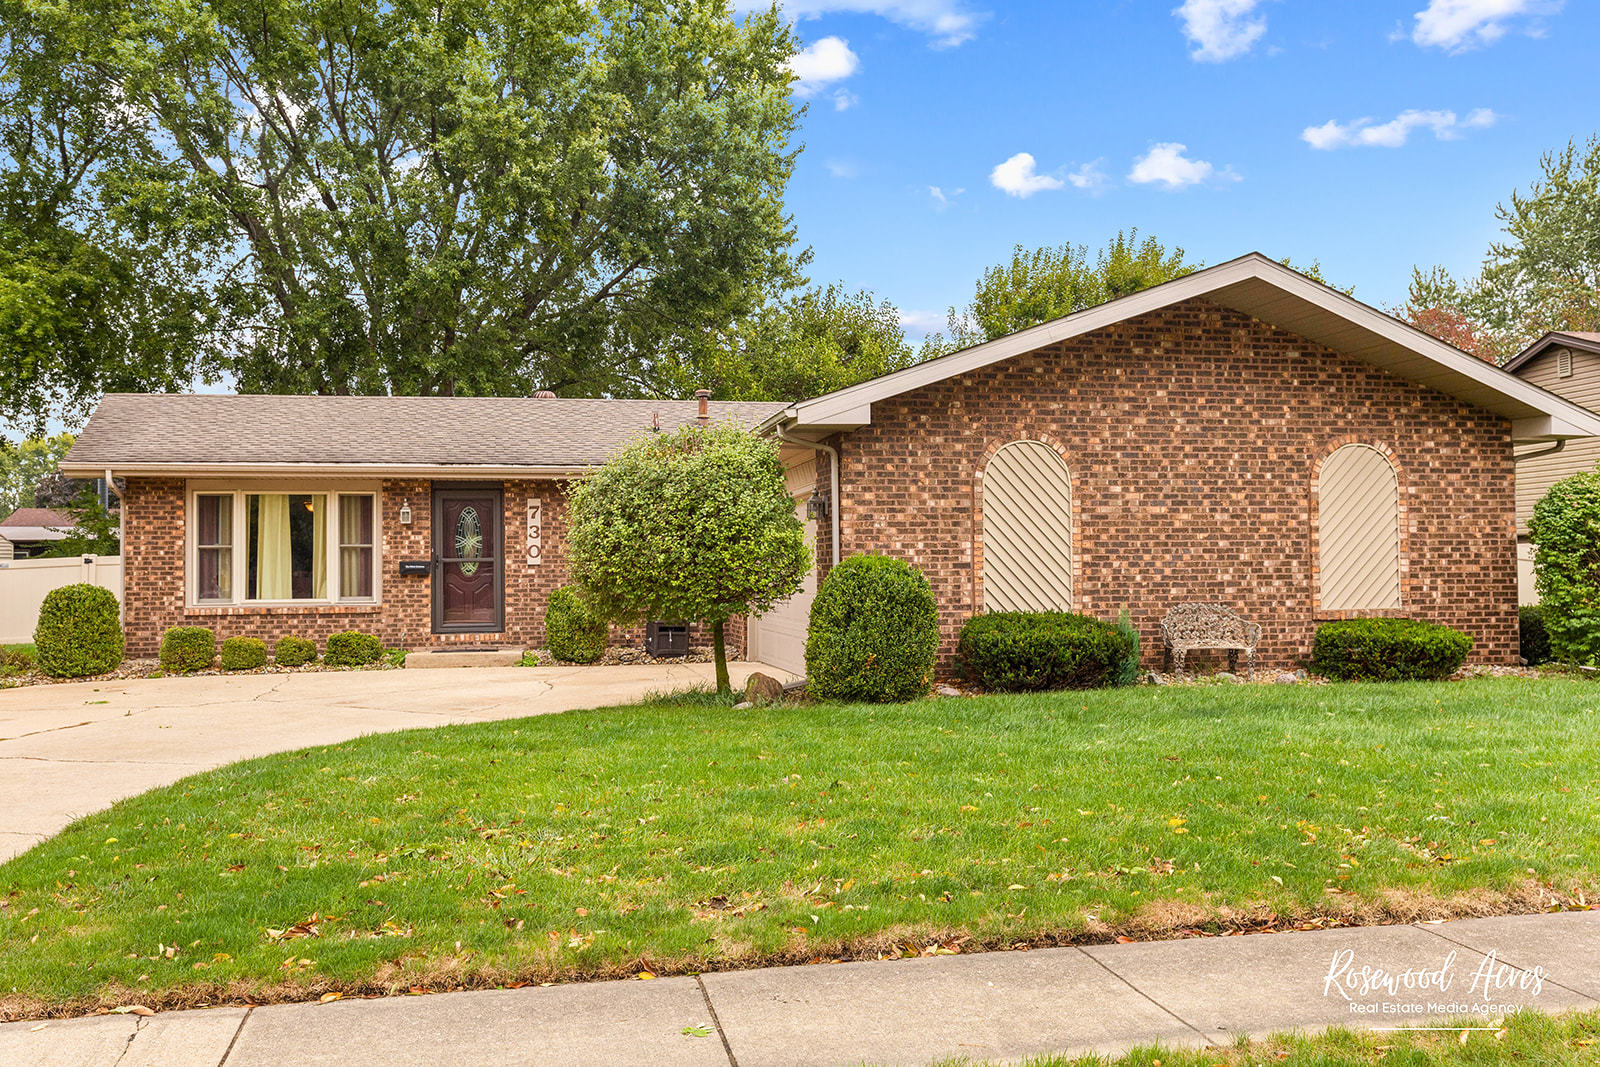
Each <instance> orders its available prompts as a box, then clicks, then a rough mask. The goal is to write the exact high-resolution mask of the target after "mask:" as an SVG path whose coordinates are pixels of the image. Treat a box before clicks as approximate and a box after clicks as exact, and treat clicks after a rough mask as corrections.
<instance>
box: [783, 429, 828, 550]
mask: <svg viewBox="0 0 1600 1067" xmlns="http://www.w3.org/2000/svg"><path fill="white" fill-rule="evenodd" d="M772 432H773V433H775V434H777V435H778V440H780V441H787V442H789V444H791V445H800V446H802V447H805V448H817V449H821V450H822V451H824V452H826V453H827V454H828V474H829V479H828V480H829V486H830V492H831V495H830V496H829V498H828V518H829V520H831V521H830V523H829V526H830V528H831V533H832V535H833V556H832V558H831V559H830V560H829V561H828V566H829V567H830V568H833V567H837V566H838V565H839V450H838V449H837V448H834V447H833V446H832V445H829V444H824V443H823V442H821V441H802V440H800V439H799V438H797V437H790V436H788V435H787V434H785V433H784V432H783V424H782V423H779V424H778V425H777V426H774V427H773V431H772Z"/></svg>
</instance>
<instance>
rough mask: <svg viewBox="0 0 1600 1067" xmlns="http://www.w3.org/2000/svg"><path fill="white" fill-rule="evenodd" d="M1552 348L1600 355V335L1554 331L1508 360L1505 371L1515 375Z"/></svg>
mask: <svg viewBox="0 0 1600 1067" xmlns="http://www.w3.org/2000/svg"><path fill="white" fill-rule="evenodd" d="M1552 348H1572V349H1576V350H1577V351H1579V352H1593V353H1595V354H1597V355H1600V334H1588V335H1585V334H1577V333H1563V332H1561V331H1560V330H1552V331H1550V332H1549V333H1547V334H1545V335H1544V336H1543V337H1541V338H1539V339H1538V340H1537V341H1535V342H1533V344H1531V345H1529V346H1528V347H1527V348H1524V349H1523V350H1522V351H1521V352H1518V353H1517V354H1516V355H1514V356H1512V357H1511V358H1510V359H1508V360H1506V363H1505V370H1506V371H1507V372H1508V373H1512V374H1515V373H1516V372H1517V371H1519V370H1521V369H1522V368H1523V367H1525V366H1527V365H1528V364H1529V363H1531V362H1533V361H1534V360H1536V359H1538V358H1539V357H1540V356H1542V355H1544V354H1545V353H1546V352H1548V351H1550V350H1551V349H1552Z"/></svg>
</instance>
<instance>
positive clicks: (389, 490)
mask: <svg viewBox="0 0 1600 1067" xmlns="http://www.w3.org/2000/svg"><path fill="white" fill-rule="evenodd" d="M242 487H243V486H242ZM503 488H504V493H505V523H504V542H503V543H504V546H505V552H504V557H505V566H506V576H505V630H504V631H503V632H500V633H487V634H435V633H433V615H432V595H433V594H432V581H431V579H429V578H427V577H402V576H401V574H400V573H399V567H400V561H401V560H402V559H428V558H429V556H430V548H431V540H430V539H431V537H432V506H431V503H432V483H431V482H429V481H427V480H425V479H421V480H388V481H385V482H384V483H383V487H382V491H381V494H380V499H379V514H380V515H381V516H382V529H381V531H380V536H381V538H382V549H381V551H382V560H381V566H382V579H381V588H380V600H381V602H380V603H379V604H377V605H336V606H315V607H309V606H308V607H303V608H302V607H243V606H241V607H196V606H189V605H187V604H186V603H185V599H186V593H185V580H184V565H185V546H184V538H185V537H186V534H187V528H186V526H185V521H184V507H185V500H186V496H185V483H184V482H183V480H181V479H167V478H130V479H128V483H127V488H126V491H125V497H126V501H125V505H124V506H125V508H126V511H125V512H124V523H125V531H126V532H125V536H126V539H127V545H126V551H125V552H124V553H123V557H124V567H125V571H124V598H125V625H126V629H127V654H128V656H130V657H133V658H141V657H151V656H154V655H155V654H156V652H157V650H158V649H159V647H160V643H161V635H162V634H163V633H164V632H165V631H166V630H167V628H168V627H171V626H209V627H210V628H211V629H212V630H214V631H215V632H216V634H217V638H218V640H221V639H223V638H227V637H234V636H246V637H260V638H263V639H265V640H267V641H268V642H269V643H270V642H272V641H275V640H277V638H279V637H281V636H283V635H284V634H295V635H298V636H302V637H311V638H315V639H316V640H317V641H318V642H319V644H320V643H321V642H322V641H323V640H325V639H326V638H327V637H328V635H329V634H333V633H337V632H338V631H340V630H363V631H366V632H368V633H374V634H377V635H378V636H379V637H381V638H382V639H383V640H384V642H385V643H386V644H389V645H391V646H394V647H398V648H408V649H424V648H443V647H451V648H455V647H462V646H470V645H493V646H506V645H515V646H518V647H522V648H536V647H539V646H541V645H543V644H544V608H545V599H546V598H547V597H548V596H549V593H550V590H552V589H554V588H555V587H556V586H558V585H560V584H561V583H562V582H564V581H565V580H566V575H567V563H566V548H565V545H566V485H565V483H562V482H555V481H506V482H504V483H503ZM535 498H537V499H538V500H540V501H541V502H542V503H543V519H544V522H543V536H542V549H543V552H542V559H543V562H541V563H539V564H537V565H530V564H529V563H528V562H527V511H528V502H529V500H530V499H535ZM406 504H409V505H410V507H411V524H410V525H409V526H402V525H401V524H400V509H401V507H402V506H404V505H406ZM243 537H244V534H243V532H242V531H236V533H235V539H236V543H239V544H242V543H243ZM727 639H728V652H729V656H730V657H737V656H740V655H742V654H743V650H744V620H743V619H742V618H735V619H732V620H730V621H729V623H728V626H727ZM611 642H612V644H614V645H634V646H637V645H640V644H642V643H643V629H642V628H638V627H635V628H631V629H616V628H614V629H613V630H612V635H611ZM691 643H692V644H694V645H695V646H696V647H699V646H703V645H709V643H710V636H709V633H704V634H703V633H701V632H700V627H698V626H696V627H694V628H693V630H692V631H691Z"/></svg>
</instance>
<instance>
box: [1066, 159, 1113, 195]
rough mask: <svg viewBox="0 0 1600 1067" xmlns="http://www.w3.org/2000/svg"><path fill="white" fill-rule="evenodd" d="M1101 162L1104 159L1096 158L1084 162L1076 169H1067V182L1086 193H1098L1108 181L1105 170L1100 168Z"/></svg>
mask: <svg viewBox="0 0 1600 1067" xmlns="http://www.w3.org/2000/svg"><path fill="white" fill-rule="evenodd" d="M1103 162H1105V161H1104V160H1101V159H1096V160H1093V161H1092V162H1089V163H1085V164H1084V165H1083V166H1081V167H1079V168H1078V169H1076V170H1070V171H1068V172H1067V183H1068V184H1069V185H1071V186H1072V187H1073V188H1074V189H1082V190H1083V191H1084V192H1086V193H1098V192H1099V191H1100V190H1102V189H1104V188H1105V187H1106V184H1107V182H1108V181H1109V179H1108V178H1107V177H1106V172H1105V171H1104V170H1102V169H1101V168H1100V164H1101V163H1103Z"/></svg>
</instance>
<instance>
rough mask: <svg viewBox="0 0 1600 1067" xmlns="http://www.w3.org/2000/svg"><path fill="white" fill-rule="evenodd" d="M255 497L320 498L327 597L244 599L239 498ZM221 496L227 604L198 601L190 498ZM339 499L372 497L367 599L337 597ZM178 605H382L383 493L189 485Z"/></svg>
mask: <svg viewBox="0 0 1600 1067" xmlns="http://www.w3.org/2000/svg"><path fill="white" fill-rule="evenodd" d="M258 493H288V494H291V495H296V496H304V495H320V496H324V497H326V499H327V502H328V503H327V507H328V537H327V542H328V543H327V545H326V546H325V547H324V552H326V553H327V557H328V558H327V572H328V596H326V597H320V598H317V599H314V600H313V599H305V600H250V599H247V598H246V597H245V595H244V594H245V590H247V589H248V588H249V585H248V580H249V563H250V553H249V551H248V546H247V545H246V543H245V542H246V540H247V539H248V536H249V533H248V526H247V523H246V507H245V498H246V497H248V496H251V495H253V494H258ZM201 496H223V497H231V498H232V500H233V545H232V556H233V594H234V595H233V596H232V598H230V599H228V600H201V599H200V597H199V590H198V583H199V577H200V566H199V557H200V548H199V545H200V536H199V532H200V507H199V504H198V502H197V501H196V499H195V498H196V497H201ZM341 496H370V497H371V498H372V595H371V596H370V597H344V596H341V595H340V592H341V591H340V589H339V578H340V575H341V573H342V568H341V567H340V562H341V561H340V558H339V553H340V548H341V546H340V543H339V498H340V497H341ZM183 541H184V560H183V571H184V578H183V584H184V603H185V605H186V606H188V607H191V608H328V607H341V606H346V605H356V606H372V605H376V604H381V603H383V491H382V486H381V485H379V484H378V483H376V482H328V483H322V484H319V483H317V482H308V481H293V482H285V481H262V482H248V483H246V482H238V481H228V482H213V481H194V482H190V483H189V485H188V488H187V492H186V493H185V497H184V539H183Z"/></svg>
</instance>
